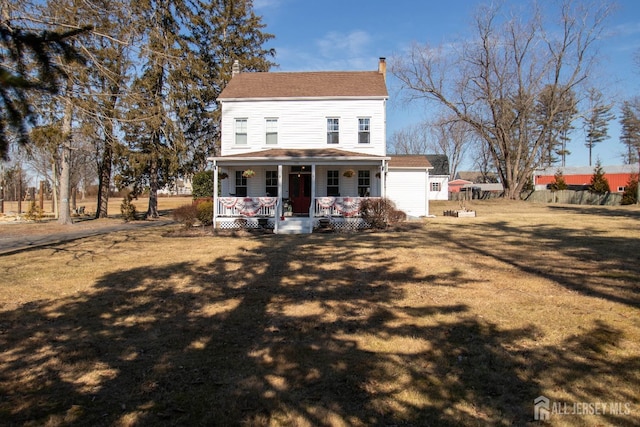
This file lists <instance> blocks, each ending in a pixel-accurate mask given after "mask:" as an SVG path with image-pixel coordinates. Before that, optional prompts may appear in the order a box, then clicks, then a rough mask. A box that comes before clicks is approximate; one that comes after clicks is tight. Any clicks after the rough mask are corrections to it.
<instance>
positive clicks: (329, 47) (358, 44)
mask: <svg viewBox="0 0 640 427" xmlns="http://www.w3.org/2000/svg"><path fill="white" fill-rule="evenodd" d="M370 43H371V36H369V34H368V33H367V32H365V31H360V30H356V31H352V32H350V33H348V34H344V33H340V32H337V31H332V32H330V33H327V34H326V35H325V36H324V37H323V38H322V39H320V40H317V41H316V45H317V46H318V48H319V49H320V53H321V55H322V56H324V57H327V58H331V57H345V56H347V57H349V56H355V55H361V54H362V52H363V51H366V50H367V47H368V46H369V45H370Z"/></svg>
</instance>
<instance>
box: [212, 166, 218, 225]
mask: <svg viewBox="0 0 640 427" xmlns="http://www.w3.org/2000/svg"><path fill="white" fill-rule="evenodd" d="M217 218H218V165H217V164H216V161H215V160H214V161H213V229H214V230H215V228H216V219H217Z"/></svg>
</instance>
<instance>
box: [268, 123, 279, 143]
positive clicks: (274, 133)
mask: <svg viewBox="0 0 640 427" xmlns="http://www.w3.org/2000/svg"><path fill="white" fill-rule="evenodd" d="M265 132H266V134H265V142H266V143H267V145H276V144H277V143H278V119H266V121H265Z"/></svg>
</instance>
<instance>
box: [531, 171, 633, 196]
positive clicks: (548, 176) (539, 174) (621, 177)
mask: <svg viewBox="0 0 640 427" xmlns="http://www.w3.org/2000/svg"><path fill="white" fill-rule="evenodd" d="M602 170H603V171H604V177H605V178H607V181H609V188H610V189H611V192H612V193H622V192H624V189H625V187H626V186H627V184H628V183H629V179H630V178H631V177H633V178H637V177H638V165H622V166H602ZM558 171H562V176H563V177H564V181H565V182H566V183H567V185H569V186H576V187H578V186H589V184H591V177H592V176H593V173H594V171H595V167H594V166H579V167H550V168H546V169H538V170H536V171H535V174H534V178H535V186H536V190H544V189H546V188H547V186H548V185H549V184H551V183H552V182H554V181H555V174H556V173H557V172H558Z"/></svg>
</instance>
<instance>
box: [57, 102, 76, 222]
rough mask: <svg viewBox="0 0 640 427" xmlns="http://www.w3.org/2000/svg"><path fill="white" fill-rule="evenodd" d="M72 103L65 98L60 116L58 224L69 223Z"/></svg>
mask: <svg viewBox="0 0 640 427" xmlns="http://www.w3.org/2000/svg"><path fill="white" fill-rule="evenodd" d="M72 113H73V105H72V104H71V100H70V99H65V107H64V117H63V118H62V135H63V143H62V155H61V159H60V203H58V224H71V223H72V222H73V221H72V220H71V209H70V203H69V196H70V193H71V115H72Z"/></svg>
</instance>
